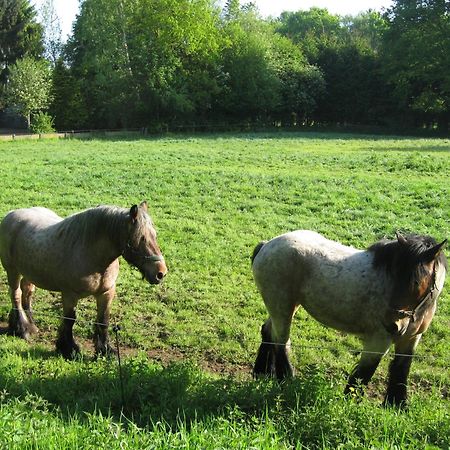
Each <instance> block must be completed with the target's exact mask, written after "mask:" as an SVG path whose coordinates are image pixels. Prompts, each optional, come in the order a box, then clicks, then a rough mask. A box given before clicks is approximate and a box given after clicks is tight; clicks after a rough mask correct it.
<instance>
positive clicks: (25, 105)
mask: <svg viewBox="0 0 450 450" xmlns="http://www.w3.org/2000/svg"><path fill="white" fill-rule="evenodd" d="M50 87H51V79H50V70H49V67H48V64H47V62H46V61H44V60H35V59H33V58H30V57H25V58H23V59H20V60H18V61H16V63H15V64H14V66H12V67H11V68H10V76H9V83H8V88H7V91H6V95H7V101H8V104H9V105H10V106H13V107H14V108H15V109H16V110H17V111H18V112H19V113H20V114H21V115H22V116H23V117H25V118H26V119H27V123H28V128H30V122H31V114H32V113H33V112H37V111H40V110H43V109H46V108H47V107H48V105H49V103H50V99H51V97H50Z"/></svg>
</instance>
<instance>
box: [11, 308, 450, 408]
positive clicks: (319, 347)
mask: <svg viewBox="0 0 450 450" xmlns="http://www.w3.org/2000/svg"><path fill="white" fill-rule="evenodd" d="M12 309H13V310H15V311H26V310H24V309H19V308H12ZM33 315H35V312H34V311H33ZM37 315H38V316H43V317H44V316H46V317H52V318H55V314H51V315H50V314H47V313H44V312H38V314H37ZM56 318H59V319H62V320H69V321H73V322H77V323H78V324H81V325H85V326H102V327H105V328H108V329H110V330H111V331H112V332H113V333H114V337H115V339H114V343H115V350H116V355H115V356H116V358H117V371H118V375H117V376H118V380H119V385H120V393H121V401H122V408H125V406H126V404H127V399H126V397H125V388H124V373H123V368H122V358H121V342H120V332H121V330H122V327H121V325H119V324H118V323H117V322H114V323H112V324H106V323H103V322H98V321H88V320H83V319H77V318H74V317H67V316H64V315H56ZM171 335H172V336H173V333H172V334H171ZM180 335H181V333H180ZM196 336H198V333H196ZM254 342H255V345H259V344H261V343H262V344H266V345H273V346H282V347H286V346H289V347H292V346H291V343H290V342H289V343H288V344H280V343H275V342H267V341H262V342H261V341H259V340H257V339H254ZM295 348H301V349H309V350H316V351H324V350H329V351H331V350H334V351H337V350H338V348H337V346H335V345H332V344H329V345H309V344H298V345H295ZM346 350H347V351H348V352H349V353H351V354H353V355H358V354H364V353H366V354H371V355H379V356H380V357H383V356H386V355H387V354H389V355H390V356H392V357H409V358H414V359H419V360H425V361H436V360H437V359H438V358H437V357H436V356H434V355H417V354H412V355H411V354H404V353H396V352H391V351H390V348H389V349H388V350H387V352H377V351H368V350H364V349H356V348H347V349H346ZM443 367H444V368H445V369H450V365H449V364H445V365H444V366H443Z"/></svg>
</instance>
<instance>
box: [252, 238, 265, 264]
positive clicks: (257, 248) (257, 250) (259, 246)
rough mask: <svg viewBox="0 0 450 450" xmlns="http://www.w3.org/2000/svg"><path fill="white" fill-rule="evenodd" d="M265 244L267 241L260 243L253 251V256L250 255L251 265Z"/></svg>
mask: <svg viewBox="0 0 450 450" xmlns="http://www.w3.org/2000/svg"><path fill="white" fill-rule="evenodd" d="M266 243H267V241H261V242H260V243H259V244H258V245H257V246H256V247H255V249H254V250H253V254H252V264H253V261H254V260H255V258H256V255H257V254H258V253H259V251H260V250H261V249H262V248H263V247H264V245H265V244H266Z"/></svg>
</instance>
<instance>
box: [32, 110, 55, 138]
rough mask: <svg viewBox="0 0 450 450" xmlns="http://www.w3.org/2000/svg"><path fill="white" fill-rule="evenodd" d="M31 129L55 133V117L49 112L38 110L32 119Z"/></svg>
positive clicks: (36, 131) (37, 131)
mask: <svg viewBox="0 0 450 450" xmlns="http://www.w3.org/2000/svg"><path fill="white" fill-rule="evenodd" d="M30 128H31V131H32V132H33V133H36V134H37V133H54V132H55V128H54V125H53V117H52V116H50V115H49V114H47V113H43V112H38V113H37V114H35V115H33V119H32V121H31V126H30Z"/></svg>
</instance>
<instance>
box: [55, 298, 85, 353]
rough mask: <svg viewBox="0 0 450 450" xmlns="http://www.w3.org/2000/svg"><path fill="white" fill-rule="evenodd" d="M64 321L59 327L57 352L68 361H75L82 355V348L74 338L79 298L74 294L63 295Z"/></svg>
mask: <svg viewBox="0 0 450 450" xmlns="http://www.w3.org/2000/svg"><path fill="white" fill-rule="evenodd" d="M62 303H63V316H64V317H63V321H62V323H61V325H60V327H59V331H58V339H57V341H56V350H57V351H58V352H59V353H61V355H62V356H64V358H66V359H74V358H75V357H76V355H77V354H78V353H80V347H79V346H78V344H77V343H76V342H75V340H74V338H73V331H72V329H73V325H74V323H75V319H76V315H75V308H76V306H77V303H78V296H77V295H75V294H73V293H66V292H63V293H62Z"/></svg>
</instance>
